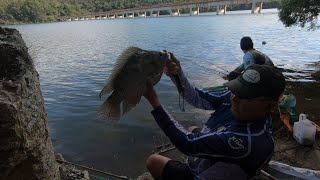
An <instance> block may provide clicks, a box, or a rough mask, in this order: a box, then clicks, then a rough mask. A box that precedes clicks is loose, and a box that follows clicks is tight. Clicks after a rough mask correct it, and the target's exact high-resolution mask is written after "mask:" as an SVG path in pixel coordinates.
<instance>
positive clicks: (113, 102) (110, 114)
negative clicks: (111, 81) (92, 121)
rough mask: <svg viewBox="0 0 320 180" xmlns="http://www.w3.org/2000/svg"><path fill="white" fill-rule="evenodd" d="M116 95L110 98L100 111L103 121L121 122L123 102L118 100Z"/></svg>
mask: <svg viewBox="0 0 320 180" xmlns="http://www.w3.org/2000/svg"><path fill="white" fill-rule="evenodd" d="M118 99H119V98H117V97H116V96H115V95H114V94H112V95H111V96H109V97H108V99H107V100H106V101H105V102H104V103H103V104H102V106H101V107H100V109H99V115H100V116H101V117H102V118H103V119H107V120H111V121H119V119H120V117H121V108H120V103H121V101H119V100H118Z"/></svg>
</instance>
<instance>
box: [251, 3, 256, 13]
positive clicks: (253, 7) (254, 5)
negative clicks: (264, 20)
mask: <svg viewBox="0 0 320 180" xmlns="http://www.w3.org/2000/svg"><path fill="white" fill-rule="evenodd" d="M255 9H256V0H252V6H251V14H254V10H255Z"/></svg>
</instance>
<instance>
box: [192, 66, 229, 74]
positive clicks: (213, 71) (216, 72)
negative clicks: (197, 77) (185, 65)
mask: <svg viewBox="0 0 320 180" xmlns="http://www.w3.org/2000/svg"><path fill="white" fill-rule="evenodd" d="M197 65H198V66H199V67H201V68H203V69H206V70H208V71H210V72H212V73H214V74H216V75H218V76H220V77H223V76H227V75H228V74H227V73H223V72H220V71H218V70H216V69H211V68H208V67H205V66H202V65H200V64H197ZM225 71H227V70H225Z"/></svg>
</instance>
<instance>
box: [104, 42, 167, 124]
mask: <svg viewBox="0 0 320 180" xmlns="http://www.w3.org/2000/svg"><path fill="white" fill-rule="evenodd" d="M169 55H170V54H169V53H167V52H166V51H165V50H164V51H151V50H143V49H141V48H138V47H128V48H127V49H125V50H124V51H123V52H122V53H121V55H120V56H119V57H118V59H117V60H116V62H115V64H114V66H113V69H112V72H111V75H110V76H109V78H108V80H107V84H106V85H105V86H104V87H103V89H102V90H101V92H100V94H99V97H100V99H101V98H102V97H103V96H104V95H107V94H110V95H109V96H108V98H107V99H106V101H105V102H104V103H103V104H102V105H101V107H100V109H99V115H100V116H101V117H102V118H103V119H107V120H111V121H119V120H120V118H121V117H122V116H123V115H125V114H126V113H128V112H129V111H130V110H131V109H133V108H134V107H135V106H136V105H137V104H138V103H139V102H140V100H141V97H142V96H143V93H144V91H145V88H146V82H147V81H148V80H149V79H151V81H152V83H153V85H156V84H157V83H158V82H159V81H160V79H161V77H162V74H163V68H164V66H165V62H166V60H168V58H169Z"/></svg>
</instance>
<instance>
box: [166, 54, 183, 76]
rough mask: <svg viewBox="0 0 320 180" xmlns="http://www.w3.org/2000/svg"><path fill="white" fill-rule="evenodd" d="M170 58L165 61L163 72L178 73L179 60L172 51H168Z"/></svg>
mask: <svg viewBox="0 0 320 180" xmlns="http://www.w3.org/2000/svg"><path fill="white" fill-rule="evenodd" d="M170 56H171V57H170V58H169V59H168V60H167V61H166V63H165V66H164V69H163V72H164V73H165V74H166V75H167V76H173V75H176V74H177V73H178V71H179V70H180V69H181V66H180V61H179V60H178V59H177V58H176V57H175V56H174V55H173V53H170Z"/></svg>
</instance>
